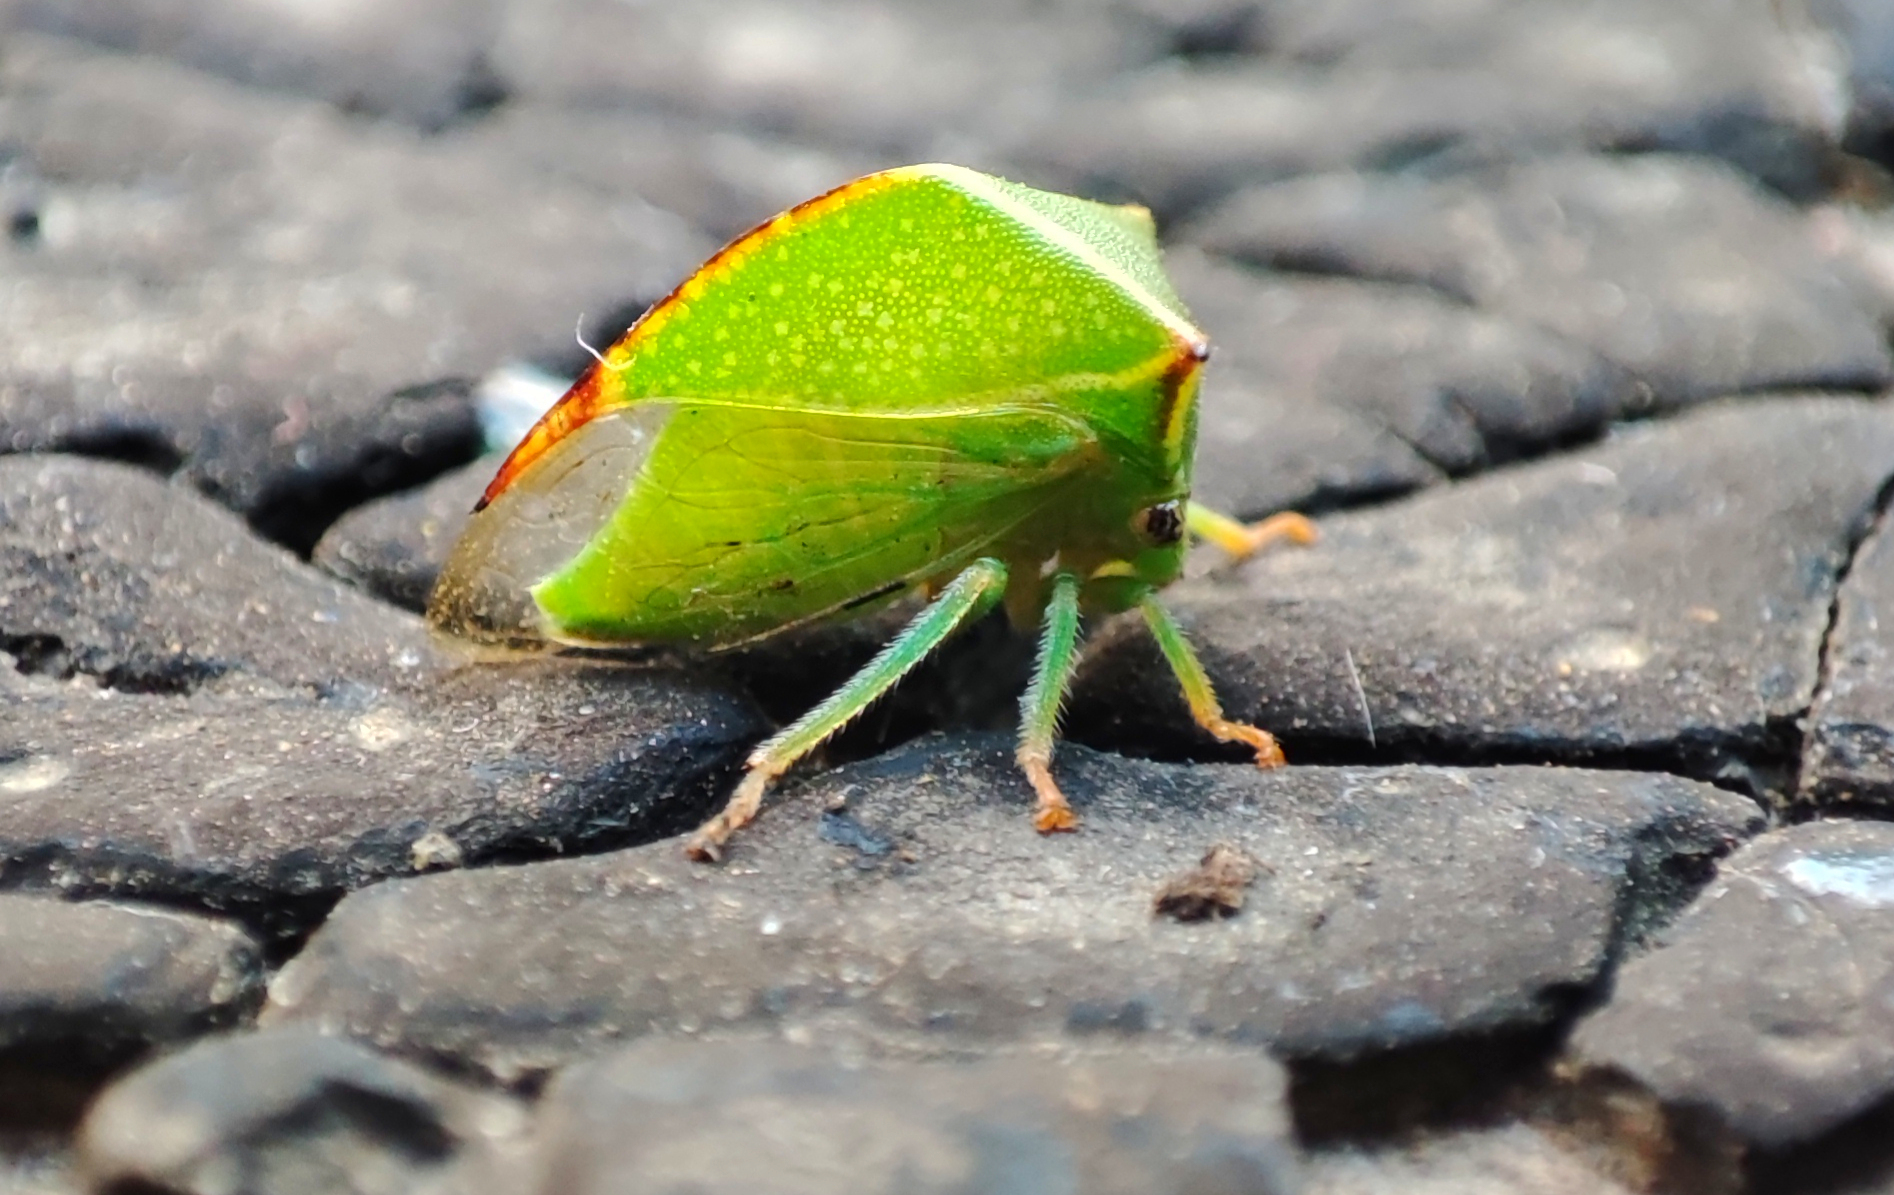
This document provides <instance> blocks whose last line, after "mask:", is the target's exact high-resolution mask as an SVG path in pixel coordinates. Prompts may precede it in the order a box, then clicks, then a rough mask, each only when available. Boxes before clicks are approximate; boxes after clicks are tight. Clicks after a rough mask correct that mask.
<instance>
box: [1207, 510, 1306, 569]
mask: <svg viewBox="0 0 1894 1195" xmlns="http://www.w3.org/2000/svg"><path fill="white" fill-rule="evenodd" d="M1184 525H1185V526H1187V527H1189V528H1190V529H1191V531H1193V532H1194V533H1196V535H1197V536H1198V537H1199V538H1202V539H1207V540H1209V541H1210V542H1211V543H1213V544H1215V545H1217V547H1219V548H1222V549H1223V550H1224V551H1226V552H1228V553H1229V554H1230V555H1232V556H1234V557H1236V558H1237V559H1238V560H1242V559H1244V558H1245V557H1247V556H1251V555H1253V554H1255V553H1256V552H1259V551H1261V550H1262V549H1263V548H1265V547H1267V546H1268V545H1270V544H1272V543H1274V542H1276V541H1277V540H1279V539H1286V540H1288V541H1289V542H1290V543H1294V544H1301V545H1302V546H1304V547H1306V546H1308V545H1309V544H1312V543H1314V542H1315V541H1316V539H1317V537H1318V536H1319V534H1320V533H1319V532H1317V531H1316V529H1315V524H1314V523H1311V522H1310V521H1309V520H1308V519H1307V518H1305V517H1304V516H1302V515H1299V514H1296V513H1295V512H1294V511H1287V510H1286V511H1283V512H1282V513H1281V514H1274V515H1270V516H1269V517H1268V518H1266V519H1260V520H1258V521H1257V522H1254V523H1245V522H1242V521H1240V520H1237V519H1233V518H1231V517H1230V516H1229V515H1224V514H1218V513H1217V512H1216V511H1214V510H1211V509H1210V508H1209V507H1207V506H1199V505H1197V504H1196V503H1195V502H1192V503H1189V504H1188V505H1186V506H1185V508H1184Z"/></svg>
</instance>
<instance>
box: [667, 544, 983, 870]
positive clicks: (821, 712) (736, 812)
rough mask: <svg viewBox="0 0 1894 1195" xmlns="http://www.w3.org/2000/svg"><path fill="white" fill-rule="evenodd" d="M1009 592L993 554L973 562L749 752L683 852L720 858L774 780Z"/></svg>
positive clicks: (753, 814)
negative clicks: (864, 660) (718, 806)
mask: <svg viewBox="0 0 1894 1195" xmlns="http://www.w3.org/2000/svg"><path fill="white" fill-rule="evenodd" d="M1005 590H1006V566H1005V565H1003V564H1001V563H1000V562H999V561H997V560H992V559H981V560H976V561H974V562H973V563H972V564H970V565H968V566H967V568H966V569H965V571H963V572H962V573H961V574H960V575H959V576H957V577H955V578H954V579H953V580H952V581H951V582H949V583H948V585H947V587H946V588H945V589H943V590H941V594H940V596H939V597H938V598H936V599H935V600H934V601H933V603H932V604H930V605H929V606H928V607H927V609H925V610H923V611H921V612H920V613H919V614H918V615H916V616H915V618H914V621H913V622H910V623H909V624H908V625H907V626H906V628H904V629H903V630H902V632H901V633H900V634H899V635H897V636H895V637H894V639H893V640H892V641H891V642H889V644H888V645H887V646H886V647H884V648H882V649H881V651H880V652H878V653H876V655H875V658H874V659H872V660H870V661H868V664H867V665H866V666H865V667H864V668H863V669H862V670H861V671H860V672H857V673H856V674H855V675H854V676H852V677H850V678H849V679H848V682H847V683H846V684H844V685H843V686H842V687H841V688H839V689H837V690H836V691H835V692H834V693H831V694H830V695H829V697H828V699H827V700H825V701H823V702H822V703H821V704H820V705H817V706H816V707H815V708H814V709H812V710H810V711H809V712H808V713H806V714H804V715H803V716H802V717H800V718H798V719H796V721H794V722H792V723H790V724H789V725H788V726H786V727H784V728H783V729H782V730H781V731H779V732H777V733H776V734H775V735H773V736H772V737H770V738H768V739H765V740H764V741H763V742H762V743H761V744H760V745H758V746H757V748H756V750H754V751H752V752H750V758H749V771H748V772H747V773H745V775H744V777H743V780H742V782H741V783H739V784H738V785H737V789H736V792H734V793H732V794H731V795H730V800H729V801H728V802H727V803H726V804H725V805H724V807H723V810H722V812H720V813H718V814H717V816H715V817H713V818H711V819H710V820H709V821H707V822H705V823H704V824H703V825H701V826H699V827H698V828H697V830H696V832H695V833H693V834H692V835H691V836H690V838H689V839H688V840H687V841H686V842H685V844H684V851H685V853H686V854H688V855H689V856H690V857H691V858H693V859H696V860H698V861H700V862H706V861H707V862H715V861H717V860H720V859H722V858H723V847H724V844H725V843H727V842H729V841H730V836H731V835H732V834H734V833H736V832H737V831H738V830H741V829H742V828H743V827H744V826H747V825H749V824H750V822H752V821H754V820H755V819H756V814H757V811H758V810H760V809H761V808H762V807H763V794H764V792H765V791H767V790H768V788H769V786H770V784H771V782H772V781H774V780H775V779H776V778H777V777H778V776H781V775H782V774H783V773H784V772H786V771H788V770H789V768H790V766H791V765H792V764H794V763H795V762H796V761H797V760H799V759H801V758H802V757H803V756H805V755H807V754H809V752H811V751H813V750H815V749H816V748H817V747H819V746H821V745H822V743H823V741H824V740H826V739H827V738H828V737H829V736H830V735H833V734H834V733H835V732H836V731H838V730H840V729H842V727H844V726H847V725H848V724H849V722H851V721H853V720H854V718H855V717H856V715H858V714H860V713H861V712H862V711H863V710H865V709H867V708H868V707H869V706H870V705H872V704H874V701H875V699H876V698H878V697H880V696H881V695H882V694H883V693H886V692H887V691H888V690H889V689H891V688H893V687H894V685H895V682H896V681H899V680H900V679H901V678H902V677H903V676H905V675H906V674H907V673H908V672H909V671H910V670H912V669H913V668H914V666H915V665H916V664H919V663H920V662H921V661H922V660H924V659H926V658H927V654H928V653H929V652H931V651H933V650H934V649H935V648H936V647H939V646H940V643H941V641H942V640H943V639H945V638H947V636H949V635H951V634H953V632H954V630H955V629H956V628H958V627H959V626H960V625H961V624H962V623H964V622H966V621H967V620H968V619H969V618H972V617H975V616H977V615H979V614H981V613H983V612H985V611H986V610H987V609H989V608H990V607H991V606H992V605H993V603H994V602H996V601H998V600H999V597H1000V595H1001V594H1002V593H1003V592H1005Z"/></svg>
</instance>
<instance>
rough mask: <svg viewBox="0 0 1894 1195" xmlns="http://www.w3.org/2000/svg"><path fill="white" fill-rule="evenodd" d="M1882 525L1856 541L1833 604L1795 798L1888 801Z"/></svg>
mask: <svg viewBox="0 0 1894 1195" xmlns="http://www.w3.org/2000/svg"><path fill="white" fill-rule="evenodd" d="M1888 539H1889V536H1888V528H1887V523H1886V521H1885V520H1883V521H1881V522H1880V523H1878V524H1877V525H1876V527H1875V529H1874V532H1873V534H1871V535H1869V536H1868V538H1867V539H1866V540H1865V541H1863V542H1862V544H1861V546H1860V548H1859V549H1858V550H1857V551H1856V552H1855V555H1854V559H1853V561H1852V563H1851V565H1850V567H1849V569H1848V579H1847V580H1846V581H1845V582H1844V583H1843V584H1842V587H1841V593H1840V595H1839V596H1838V598H1837V601H1836V604H1835V624H1834V626H1833V628H1832V629H1831V630H1830V631H1829V633H1828V641H1827V643H1826V645H1825V650H1824V652H1823V664H1824V666H1825V671H1824V674H1823V676H1822V684H1821V688H1820V690H1819V691H1818V692H1817V693H1816V695H1815V703H1814V706H1813V708H1811V709H1810V710H1809V716H1808V733H1807V737H1806V738H1805V740H1804V744H1803V755H1802V776H1801V791H1800V793H1799V794H1798V795H1799V796H1800V797H1801V798H1802V799H1803V800H1805V801H1810V802H1814V803H1817V804H1822V805H1826V804H1830V803H1834V802H1861V803H1863V804H1868V805H1887V804H1894V659H1890V658H1889V656H1888V644H1887V635H1886V632H1885V631H1884V630H1883V629H1882V623H1881V615H1882V612H1883V611H1886V610H1889V609H1890V603H1891V602H1894V547H1891V546H1890V545H1889V543H1888Z"/></svg>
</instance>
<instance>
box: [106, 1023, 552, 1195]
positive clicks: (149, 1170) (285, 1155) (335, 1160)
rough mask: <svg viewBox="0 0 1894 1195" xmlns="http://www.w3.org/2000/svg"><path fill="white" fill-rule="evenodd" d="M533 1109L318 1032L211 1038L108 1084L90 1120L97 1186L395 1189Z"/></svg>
mask: <svg viewBox="0 0 1894 1195" xmlns="http://www.w3.org/2000/svg"><path fill="white" fill-rule="evenodd" d="M525 1125H526V1115H525V1112H524V1110H523V1109H522V1108H520V1107H519V1106H518V1105H516V1104H514V1103H513V1102H512V1101H511V1100H508V1099H506V1098H504V1097H501V1096H496V1095H491V1094H488V1093H486V1092H481V1091H476V1090H471V1089H469V1088H466V1087H462V1086H459V1085H457V1084H453V1083H449V1082H447V1081H445V1080H443V1079H440V1078H437V1077H435V1076H433V1075H431V1074H428V1073H427V1072H425V1071H422V1070H419V1069H417V1068H416V1067H413V1066H409V1065H407V1064H406V1063H402V1062H397V1061H394V1060H393V1059H388V1058H382V1057H380V1056H378V1055H376V1054H375V1053H373V1052H372V1051H369V1050H366V1049H363V1048H362V1047H361V1046H358V1045H355V1044H353V1043H351V1042H345V1041H337V1040H335V1039H333V1038H325V1037H320V1036H317V1035H316V1034H313V1033H306V1032H294V1031H292V1032H287V1033H264V1034H248V1035H243V1036H237V1037H225V1038H218V1039H215V1040H211V1041H205V1042H200V1043H198V1044H197V1045H195V1046H192V1047H191V1048H190V1049H187V1050H185V1051H183V1052H182V1053H178V1054H174V1055H172V1056H170V1057H168V1058H165V1059H163V1060H161V1061H159V1062H156V1063H153V1064H152V1065H150V1066H147V1067H145V1068H144V1069H142V1070H139V1071H135V1072H133V1073H132V1074H131V1075H130V1076H128V1077H127V1078H125V1079H123V1080H121V1081H120V1082H118V1083H117V1084H115V1085H113V1086H112V1087H111V1088H109V1089H108V1090H107V1091H106V1092H105V1094H104V1095H102V1096H100V1097H99V1100H98V1102H97V1103H96V1104H94V1105H93V1107H92V1109H91V1111H90V1112H89V1113H88V1114H87V1116H86V1119H85V1122H84V1124H82V1125H81V1126H80V1129H79V1136H78V1148H77V1155H78V1157H77V1162H78V1170H79V1173H80V1176H81V1178H82V1179H83V1180H84V1181H85V1183H86V1184H87V1189H88V1190H93V1191H107V1190H139V1191H165V1192H177V1193H178V1195H227V1193H229V1192H237V1191H268V1192H271V1193H272V1195H335V1193H345V1195H397V1193H399V1192H410V1191H429V1190H446V1189H465V1188H464V1187H460V1186H459V1184H452V1185H450V1182H451V1180H452V1179H453V1177H454V1175H455V1170H456V1168H457V1167H463V1166H472V1165H473V1164H474V1162H473V1160H474V1159H484V1157H485V1156H487V1155H489V1154H490V1153H491V1152H493V1151H495V1150H501V1149H504V1148H505V1147H506V1145H507V1144H509V1143H510V1141H511V1140H512V1139H515V1138H517V1137H519V1136H520V1135H521V1134H522V1133H523V1132H524V1130H525Z"/></svg>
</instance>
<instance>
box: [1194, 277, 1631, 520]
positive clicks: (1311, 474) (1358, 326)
mask: <svg viewBox="0 0 1894 1195" xmlns="http://www.w3.org/2000/svg"><path fill="white" fill-rule="evenodd" d="M1168 265H1169V268H1170V271H1171V274H1172V276H1173V278H1174V279H1175V281H1176V283H1177V286H1178V289H1179V291H1180V292H1181V293H1182V294H1183V296H1184V298H1185V300H1186V301H1187V302H1188V303H1189V304H1190V306H1191V311H1192V313H1193V314H1194V315H1195V316H1196V318H1197V321H1198V323H1199V324H1200V325H1201V326H1202V327H1203V328H1204V329H1205V330H1206V331H1207V332H1209V333H1210V338H1211V343H1212V345H1213V346H1214V347H1215V354H1214V356H1213V357H1212V358H1211V363H1210V367H1209V370H1208V373H1207V374H1206V378H1205V382H1204V391H1203V414H1202V426H1201V430H1200V433H1199V437H1198V438H1199V447H1198V453H1197V462H1198V463H1197V486H1196V497H1197V498H1198V499H1199V500H1201V501H1204V502H1208V503H1210V504H1211V505H1213V506H1217V507H1219V508H1223V509H1229V510H1235V511H1238V512H1241V513H1243V514H1248V515H1254V514H1262V513H1266V512H1268V511H1272V510H1281V509H1285V508H1291V507H1293V508H1300V509H1309V508H1311V507H1314V508H1320V507H1323V506H1328V505H1333V504H1335V503H1337V502H1344V503H1346V502H1360V501H1361V500H1362V499H1364V498H1371V497H1381V496H1386V495H1389V494H1392V493H1398V492H1400V491H1402V490H1407V489H1413V488H1418V487H1419V486H1422V485H1426V484H1430V483H1433V482H1436V481H1439V480H1442V479H1443V478H1444V476H1445V475H1448V474H1462V473H1468V472H1472V471H1474V470H1476V469H1480V468H1484V467H1486V466H1489V465H1491V464H1493V463H1496V462H1500V461H1505V460H1508V459H1510V458H1513V457H1517V456H1519V455H1522V454H1525V453H1530V452H1535V451H1540V450H1543V449H1545V448H1546V447H1548V446H1550V445H1553V444H1557V443H1560V442H1562V441H1568V440H1570V439H1573V438H1575V437H1578V436H1582V435H1585V434H1588V433H1592V432H1595V431H1597V430H1598V429H1599V428H1600V427H1602V426H1603V424H1604V422H1605V420H1607V419H1609V418H1611V417H1612V416H1613V415H1615V414H1617V413H1619V412H1620V411H1623V410H1625V409H1626V408H1628V407H1631V406H1634V405H1635V402H1636V397H1637V393H1638V392H1637V391H1636V389H1635V388H1634V385H1633V382H1632V379H1631V378H1630V377H1629V376H1628V375H1627V374H1625V373H1624V372H1623V371H1621V370H1619V369H1617V368H1615V367H1613V366H1611V365H1609V364H1608V363H1606V362H1605V361H1604V360H1603V359H1602V358H1601V357H1599V356H1598V355H1597V354H1596V353H1594V352H1592V351H1591V350H1589V349H1586V348H1583V347H1581V346H1579V345H1576V344H1573V343H1571V342H1568V341H1565V340H1562V339H1560V338H1559V337H1557V336H1554V335H1551V334H1548V333H1546V332H1543V331H1541V330H1539V329H1537V328H1533V327H1531V326H1529V325H1522V324H1519V323H1516V322H1513V321H1511V320H1509V319H1507V318H1504V317H1503V316H1500V315H1494V314H1486V313H1483V312H1478V311H1471V310H1468V309H1467V308H1466V307H1465V306H1464V305H1463V304H1460V303H1456V302H1452V301H1449V300H1447V299H1444V298H1442V297H1441V296H1440V295H1439V294H1437V293H1434V292H1431V291H1429V290H1427V289H1424V288H1421V287H1414V286H1398V285H1386V284H1379V283H1361V282H1350V281H1341V280H1332V279H1310V278H1306V277H1296V276H1289V275H1271V274H1263V273H1258V272H1255V271H1251V270H1247V269H1243V268H1241V267H1238V266H1235V265H1233V264H1231V263H1229V262H1228V261H1225V260H1220V259H1217V258H1214V257H1209V256H1206V255H1204V254H1202V253H1199V252H1196V251H1194V250H1190V249H1181V250H1178V251H1175V252H1173V253H1172V254H1171V255H1170V258H1169V262H1168Z"/></svg>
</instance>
